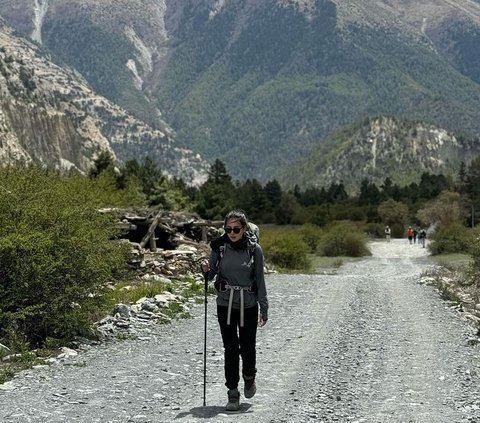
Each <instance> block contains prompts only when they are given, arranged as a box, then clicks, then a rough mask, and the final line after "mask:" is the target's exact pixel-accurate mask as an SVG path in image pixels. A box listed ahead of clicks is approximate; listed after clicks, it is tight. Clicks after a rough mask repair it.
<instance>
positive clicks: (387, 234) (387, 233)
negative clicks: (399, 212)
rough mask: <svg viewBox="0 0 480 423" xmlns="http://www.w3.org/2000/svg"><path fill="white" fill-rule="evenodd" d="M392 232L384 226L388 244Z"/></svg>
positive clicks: (388, 227)
mask: <svg viewBox="0 0 480 423" xmlns="http://www.w3.org/2000/svg"><path fill="white" fill-rule="evenodd" d="M391 233H392V231H391V230H390V226H388V225H387V226H385V238H386V239H387V242H390V234H391Z"/></svg>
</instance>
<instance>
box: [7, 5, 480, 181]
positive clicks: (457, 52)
mask: <svg viewBox="0 0 480 423" xmlns="http://www.w3.org/2000/svg"><path fill="white" fill-rule="evenodd" d="M0 10H1V12H0V14H1V15H3V16H4V17H5V19H6V20H7V21H8V23H9V24H10V25H12V26H13V27H14V28H15V29H16V30H18V31H20V32H21V33H22V34H24V35H26V36H29V37H31V38H32V39H34V40H36V41H37V42H39V43H40V42H41V43H42V45H43V46H44V48H48V49H49V50H50V51H51V52H53V54H54V55H55V57H56V58H58V59H61V60H62V61H64V62H65V63H68V64H69V65H70V66H72V67H73V68H75V69H76V70H77V71H78V72H80V73H81V74H82V75H83V76H84V77H85V79H86V80H88V82H89V84H90V85H91V86H92V87H93V88H94V89H95V90H96V91H97V92H98V93H100V94H101V95H104V96H106V97H108V98H109V99H110V100H112V101H114V102H116V103H117V104H119V105H121V106H122V107H124V108H126V109H127V110H129V112H130V113H131V114H133V115H134V116H136V117H137V118H138V119H139V120H141V121H143V122H147V124H148V125H150V126H153V127H155V128H159V129H160V130H163V128H168V127H169V126H168V125H167V124H166V123H165V121H167V122H168V123H169V125H170V126H171V127H172V128H173V130H174V131H175V139H176V140H177V141H178V142H179V143H181V145H182V146H184V147H186V148H187V149H191V150H192V151H194V152H199V153H200V154H202V155H203V156H204V157H208V158H210V159H211V161H213V160H214V159H215V158H220V159H221V160H223V161H224V162H225V163H226V165H227V168H228V169H229V171H230V172H231V173H232V174H233V176H234V177H238V178H240V179H242V178H246V177H255V178H257V179H259V180H260V181H262V182H265V181H266V180H268V178H270V177H271V175H272V174H274V173H277V170H278V169H282V168H285V167H288V166H289V165H290V164H292V163H295V162H296V161H297V160H299V159H302V158H304V157H308V156H309V155H310V154H311V152H312V151H313V150H315V148H317V145H321V144H323V143H324V141H325V140H326V139H327V138H328V137H329V136H330V135H331V134H332V133H333V132H334V131H338V130H339V128H341V127H343V126H346V125H347V126H348V125H350V124H352V122H358V121H360V120H362V119H365V118H368V117H372V116H379V115H389V116H390V115H391V116H397V117H398V118H400V119H408V120H418V121H423V122H427V124H428V125H434V126H437V127H439V128H445V130H446V131H448V132H449V133H452V134H456V135H458V134H462V135H464V136H466V137H468V138H471V139H474V138H475V137H476V136H477V135H478V134H479V133H480V123H479V122H480V112H479V111H480V70H479V69H480V67H479V66H478V64H479V63H480V50H479V49H478V48H476V47H475V46H477V45H478V43H479V42H480V3H479V2H478V1H476V0H466V1H459V0H426V1H422V2H414V1H412V0H400V1H395V2H393V1H390V0H362V1H359V0H346V1H343V0H342V1H340V0H262V1H260V0H235V1H234V0H182V1H180V0H162V1H153V0H143V1H141V0H119V1H115V2H114V1H113V0H107V1H102V2H95V1H94V0H35V1H31V0H0ZM120 151H123V150H122V149H121V148H120ZM142 153H144V152H143V151H142V150H141V149H137V150H136V154H142ZM406 154H409V153H406ZM124 156H126V155H125V154H124ZM452 160H456V159H455V158H452ZM167 166H168V165H167ZM339 166H340V167H342V166H343V164H342V163H339ZM162 167H163V166H162ZM297 176H298V178H297V179H301V175H297Z"/></svg>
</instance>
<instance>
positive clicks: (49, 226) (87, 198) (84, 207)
mask: <svg viewBox="0 0 480 423" xmlns="http://www.w3.org/2000/svg"><path fill="white" fill-rule="evenodd" d="M79 178H80V177H69V178H66V177H62V176H60V175H59V174H58V173H56V172H52V171H48V170H44V169H41V168H40V167H37V166H29V167H21V168H5V169H0V187H1V188H0V189H2V191H3V192H2V196H1V197H0V263H1V266H0V279H1V280H2V285H1V286H0V339H1V338H3V339H8V336H9V333H16V334H17V336H19V334H22V336H23V338H24V340H25V342H26V343H27V344H28V345H30V346H32V347H33V346H39V345H42V344H43V343H44V342H45V340H46V339H47V338H49V337H51V338H57V339H71V338H72V337H74V336H75V335H91V329H90V328H91V323H92V322H93V321H94V320H95V319H97V318H98V317H100V315H101V313H102V312H103V309H102V308H103V304H104V301H105V299H104V292H105V289H106V286H107V284H108V283H109V282H111V281H112V280H113V279H116V278H119V277H122V276H123V275H124V272H125V271H126V270H125V266H126V263H127V254H128V252H129V247H128V246H127V244H126V243H121V242H118V241H112V239H113V238H114V237H115V236H116V235H117V234H118V229H117V227H116V225H115V224H114V222H113V221H112V220H111V218H110V217H109V216H107V215H103V214H101V213H98V211H97V207H99V206H102V205H103V206H106V205H112V204H105V202H104V201H103V200H102V199H101V198H99V194H98V193H97V192H96V191H95V189H94V186H95V185H94V184H95V182H92V181H90V180H89V179H87V178H84V177H83V178H82V179H79Z"/></svg>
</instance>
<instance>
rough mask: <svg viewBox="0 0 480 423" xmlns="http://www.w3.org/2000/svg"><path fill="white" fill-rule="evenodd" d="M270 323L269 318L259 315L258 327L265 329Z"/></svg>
mask: <svg viewBox="0 0 480 423" xmlns="http://www.w3.org/2000/svg"><path fill="white" fill-rule="evenodd" d="M267 321H268V317H263V316H262V315H261V314H259V315H258V326H259V327H261V328H263V327H264V326H265V325H266V324H267Z"/></svg>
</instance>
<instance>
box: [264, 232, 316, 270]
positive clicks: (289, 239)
mask: <svg viewBox="0 0 480 423" xmlns="http://www.w3.org/2000/svg"><path fill="white" fill-rule="evenodd" d="M261 236H262V238H261V245H262V248H263V251H264V255H265V260H266V261H268V262H269V263H271V264H273V265H275V266H278V267H279V268H281V269H285V270H309V269H310V266H311V263H310V261H309V259H308V253H309V250H310V248H309V246H308V245H307V243H306V242H305V241H304V240H303V239H302V237H301V236H300V234H299V233H298V232H297V231H295V230H292V229H283V230H274V231H263V230H262V235H261Z"/></svg>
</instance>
